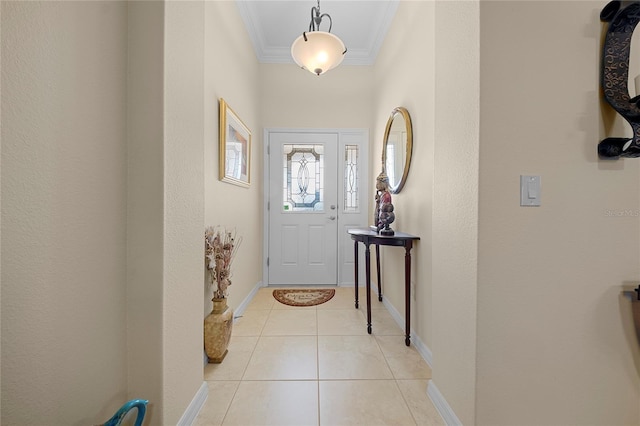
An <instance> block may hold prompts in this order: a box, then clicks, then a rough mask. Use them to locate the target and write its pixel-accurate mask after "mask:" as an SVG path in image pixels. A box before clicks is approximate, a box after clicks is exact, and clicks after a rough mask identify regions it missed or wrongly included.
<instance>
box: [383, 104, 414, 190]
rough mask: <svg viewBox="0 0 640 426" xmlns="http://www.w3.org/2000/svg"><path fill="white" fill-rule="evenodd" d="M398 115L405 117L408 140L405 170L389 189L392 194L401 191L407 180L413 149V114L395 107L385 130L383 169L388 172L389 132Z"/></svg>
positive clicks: (402, 108)
mask: <svg viewBox="0 0 640 426" xmlns="http://www.w3.org/2000/svg"><path fill="white" fill-rule="evenodd" d="M398 115H401V116H402V118H404V124H405V129H406V131H407V140H406V152H405V162H404V170H403V171H402V177H401V178H400V181H399V182H398V183H397V184H396V185H395V186H390V187H389V191H390V192H391V193H392V194H397V193H399V192H400V190H401V189H402V187H403V186H404V184H405V182H406V181H407V175H408V174H409V166H410V165H411V152H412V151H413V130H412V129H413V127H412V125H411V116H410V115H409V111H407V109H406V108H404V107H397V108H394V109H393V111H391V115H390V116H389V120H387V127H386V128H385V130H384V139H383V142H382V171H383V172H385V173H387V144H388V142H389V133H390V132H391V125H392V124H393V120H394V119H395V118H396V116H398ZM387 175H388V174H387Z"/></svg>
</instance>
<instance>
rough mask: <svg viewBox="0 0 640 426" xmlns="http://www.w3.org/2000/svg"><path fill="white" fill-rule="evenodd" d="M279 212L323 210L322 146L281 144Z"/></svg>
mask: <svg viewBox="0 0 640 426" xmlns="http://www.w3.org/2000/svg"><path fill="white" fill-rule="evenodd" d="M282 150H283V160H284V161H283V164H284V167H283V178H284V186H283V191H282V194H283V210H284V211H292V212H301V211H323V210H324V146H323V145H311V144H308V145H307V144H305V145H303V144H284V145H283V146H282Z"/></svg>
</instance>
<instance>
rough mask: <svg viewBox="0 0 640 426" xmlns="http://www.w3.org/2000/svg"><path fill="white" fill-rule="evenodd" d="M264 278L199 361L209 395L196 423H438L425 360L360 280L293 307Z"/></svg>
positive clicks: (243, 424)
mask: <svg viewBox="0 0 640 426" xmlns="http://www.w3.org/2000/svg"><path fill="white" fill-rule="evenodd" d="M272 291H273V288H261V289H260V290H259V291H258V293H257V294H256V296H255V297H254V299H253V300H252V301H251V303H250V305H249V306H248V308H247V309H246V310H245V312H244V314H243V316H242V317H241V318H238V319H237V320H236V322H235V324H234V327H233V335H232V338H231V343H230V346H229V353H228V355H227V357H226V358H225V360H224V361H223V362H222V363H221V364H208V365H207V366H205V380H206V381H207V384H208V387H209V396H208V398H207V401H206V403H205V405H204V407H203V408H202V410H201V411H200V414H199V416H198V418H197V419H196V423H195V424H196V425H198V426H204V425H242V426H250V425H296V426H300V425H443V424H444V422H443V420H442V418H441V417H440V415H439V414H438V412H437V411H436V410H435V408H434V407H433V404H432V403H431V401H430V399H429V398H428V397H427V393H426V389H427V380H428V379H429V378H430V377H431V369H430V368H429V366H428V364H427V363H426V362H425V361H424V360H423V359H422V358H421V356H420V355H419V354H418V352H417V351H416V350H415V349H414V348H413V346H411V347H406V346H405V345H404V332H403V330H402V329H401V328H400V327H398V325H397V324H396V322H395V321H394V319H393V317H392V316H391V315H390V314H389V313H388V312H387V310H386V308H385V307H384V305H383V304H382V303H380V302H378V301H377V299H376V298H375V297H372V301H371V304H372V325H373V334H372V335H368V334H367V332H366V307H363V305H364V304H365V302H364V300H365V299H364V289H361V292H360V296H359V297H360V301H361V307H360V309H358V310H356V309H354V300H353V299H354V294H353V289H352V288H346V287H339V288H336V294H335V296H334V297H333V298H332V299H331V300H329V301H328V302H326V303H324V304H321V305H318V306H312V307H302V308H296V307H291V306H287V305H283V304H281V303H279V302H277V301H276V300H275V299H274V298H273V296H272V295H271V293H272Z"/></svg>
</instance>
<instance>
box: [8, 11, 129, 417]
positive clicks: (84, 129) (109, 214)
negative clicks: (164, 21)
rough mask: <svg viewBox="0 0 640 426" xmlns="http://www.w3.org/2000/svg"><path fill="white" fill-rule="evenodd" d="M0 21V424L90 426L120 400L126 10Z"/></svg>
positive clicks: (16, 15) (13, 14)
mask: <svg viewBox="0 0 640 426" xmlns="http://www.w3.org/2000/svg"><path fill="white" fill-rule="evenodd" d="M1 7H2V154H3V155H2V177H3V179H2V198H3V200H2V201H3V206H2V207H3V210H2V293H3V298H2V327H3V328H2V341H3V344H2V423H3V424H6V425H11V424H18V425H38V424H50V425H86V424H95V423H98V422H100V421H104V420H106V419H107V418H108V416H110V415H111V414H112V413H113V412H114V411H115V409H116V408H117V407H118V406H119V405H120V404H121V403H122V402H123V401H124V400H125V398H126V397H127V393H126V380H127V365H126V320H125V314H126V310H125V295H126V286H125V281H126V270H125V256H126V194H127V192H126V172H127V168H126V155H127V145H126V70H127V69H126V66H127V64H126V56H125V55H124V52H126V48H127V7H126V4H125V3H113V2H95V3H91V4H89V3H83V2H60V3H49V2H43V3H37V2H2V5H1ZM98 46H99V47H98Z"/></svg>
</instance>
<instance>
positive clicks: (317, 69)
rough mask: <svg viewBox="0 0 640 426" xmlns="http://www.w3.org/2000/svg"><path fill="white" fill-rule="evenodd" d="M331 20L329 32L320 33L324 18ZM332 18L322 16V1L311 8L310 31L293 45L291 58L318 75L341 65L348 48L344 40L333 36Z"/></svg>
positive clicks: (326, 15)
mask: <svg viewBox="0 0 640 426" xmlns="http://www.w3.org/2000/svg"><path fill="white" fill-rule="evenodd" d="M325 17H326V18H329V31H326V32H325V31H320V23H321V22H322V18H325ZM332 24H333V22H332V21H331V16H329V14H327V13H323V14H320V0H318V6H317V7H315V6H314V7H312V8H311V22H310V23H309V31H308V32H303V33H302V35H301V36H300V37H298V38H297V39H296V41H294V42H293V44H292V45H291V56H293V60H294V61H295V62H296V64H298V65H299V66H301V67H302V68H304V69H306V70H308V71H310V72H312V73H314V74H316V75H320V74H324V73H325V72H327V71H329V70H330V69H332V68H335V67H337V66H338V65H340V63H341V62H342V60H343V59H344V54H345V53H346V52H347V48H346V47H345V46H344V43H343V42H342V40H340V39H339V38H338V37H336V36H335V35H333V34H331V26H332Z"/></svg>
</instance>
